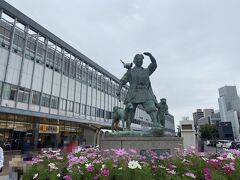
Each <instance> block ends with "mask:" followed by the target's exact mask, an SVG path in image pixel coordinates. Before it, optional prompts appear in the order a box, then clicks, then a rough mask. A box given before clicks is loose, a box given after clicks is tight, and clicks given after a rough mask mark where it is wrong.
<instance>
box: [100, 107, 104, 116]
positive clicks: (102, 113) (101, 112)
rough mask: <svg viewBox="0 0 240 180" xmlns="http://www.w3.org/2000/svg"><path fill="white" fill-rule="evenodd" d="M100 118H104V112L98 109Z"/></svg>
mask: <svg viewBox="0 0 240 180" xmlns="http://www.w3.org/2000/svg"><path fill="white" fill-rule="evenodd" d="M100 117H101V118H104V110H103V109H100Z"/></svg>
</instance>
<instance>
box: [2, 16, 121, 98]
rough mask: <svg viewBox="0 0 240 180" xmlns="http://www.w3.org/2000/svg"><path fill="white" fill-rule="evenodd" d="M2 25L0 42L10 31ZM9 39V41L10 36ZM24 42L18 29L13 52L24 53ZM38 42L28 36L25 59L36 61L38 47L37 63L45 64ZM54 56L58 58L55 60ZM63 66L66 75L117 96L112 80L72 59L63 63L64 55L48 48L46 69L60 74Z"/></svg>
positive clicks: (66, 59)
mask: <svg viewBox="0 0 240 180" xmlns="http://www.w3.org/2000/svg"><path fill="white" fill-rule="evenodd" d="M1 22H2V21H1ZM2 24H4V23H1V25H0V40H1V37H4V38H6V37H5V35H6V32H8V29H7V28H6V27H3V26H2ZM5 24H6V23H5ZM7 34H8V33H7ZM7 38H8V39H9V38H10V35H9V37H7ZM23 41H24V33H23V32H21V30H20V29H18V28H16V30H15V34H14V41H13V49H12V50H13V52H15V53H22V47H23ZM36 42H37V39H36V37H33V36H28V38H27V44H26V51H25V57H26V58H28V59H30V60H34V54H35V49H36V47H37V56H36V62H37V63H40V64H44V53H45V45H44V43H43V42H41V41H38V46H36ZM54 56H56V58H55V60H54ZM61 64H63V74H64V75H69V76H70V77H72V78H76V79H78V80H80V81H81V82H83V83H85V84H88V85H89V86H93V87H94V88H96V87H97V89H98V90H101V91H102V92H105V93H107V94H110V95H112V96H116V90H117V85H116V84H115V83H112V82H111V81H110V80H108V79H105V78H104V77H103V76H102V75H98V74H97V73H96V72H95V71H93V70H90V69H89V68H88V67H86V66H83V65H81V64H79V63H76V61H73V60H70V58H68V57H66V56H64V62H63V63H62V54H61V53H60V52H58V51H57V52H56V54H55V50H54V49H53V48H52V47H48V49H47V56H46V67H47V68H50V69H55V71H57V72H60V71H61ZM125 94H126V90H125V91H123V95H122V97H124V96H125Z"/></svg>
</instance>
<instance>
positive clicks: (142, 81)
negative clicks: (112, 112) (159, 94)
mask: <svg viewBox="0 0 240 180" xmlns="http://www.w3.org/2000/svg"><path fill="white" fill-rule="evenodd" d="M143 54H144V55H146V56H148V57H149V58H150V60H151V63H150V64H149V66H148V67H147V68H143V67H142V64H143V59H144V56H143V55H142V54H136V55H135V57H134V60H133V63H134V64H135V66H134V67H133V68H129V69H128V70H127V72H126V73H125V74H124V76H123V77H122V79H121V80H120V84H119V88H118V90H117V96H118V97H120V91H121V89H122V86H123V85H125V84H127V83H129V84H130V86H129V89H128V92H127V95H126V97H125V100H124V104H125V105H126V106H129V107H131V108H128V110H127V111H126V117H125V118H126V119H125V120H126V128H127V129H128V130H130V126H131V120H133V118H134V115H135V111H136V108H137V106H138V105H139V104H141V105H142V106H143V108H144V109H145V111H146V112H147V113H148V114H149V115H150V117H151V119H152V121H153V123H154V126H158V127H159V128H161V127H162V126H161V124H159V123H158V122H157V109H156V104H157V100H156V97H155V95H154V94H153V91H152V87H151V83H150V79H149V77H150V75H151V74H152V73H153V72H154V71H155V70H156V68H157V62H156V60H155V58H154V57H153V56H152V54H151V53H149V52H145V53H143Z"/></svg>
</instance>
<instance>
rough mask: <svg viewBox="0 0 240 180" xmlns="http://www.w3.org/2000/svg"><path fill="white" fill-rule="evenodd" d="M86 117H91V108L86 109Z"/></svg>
mask: <svg viewBox="0 0 240 180" xmlns="http://www.w3.org/2000/svg"><path fill="white" fill-rule="evenodd" d="M86 108H87V109H86V115H88V116H90V115H91V106H87V107H86Z"/></svg>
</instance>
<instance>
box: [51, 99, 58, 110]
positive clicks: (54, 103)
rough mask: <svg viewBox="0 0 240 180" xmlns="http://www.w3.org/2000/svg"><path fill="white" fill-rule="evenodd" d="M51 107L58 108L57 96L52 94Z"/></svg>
mask: <svg viewBox="0 0 240 180" xmlns="http://www.w3.org/2000/svg"><path fill="white" fill-rule="evenodd" d="M51 108H53V109H58V97H55V96H52V99H51Z"/></svg>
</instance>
